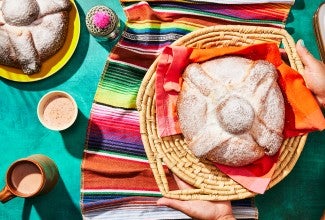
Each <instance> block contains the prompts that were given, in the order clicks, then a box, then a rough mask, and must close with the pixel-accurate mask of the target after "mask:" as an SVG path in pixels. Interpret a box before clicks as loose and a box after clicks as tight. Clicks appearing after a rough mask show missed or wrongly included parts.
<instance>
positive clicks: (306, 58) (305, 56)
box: [296, 39, 319, 68]
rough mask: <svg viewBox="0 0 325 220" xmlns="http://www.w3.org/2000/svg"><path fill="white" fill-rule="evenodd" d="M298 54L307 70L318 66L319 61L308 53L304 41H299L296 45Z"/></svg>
mask: <svg viewBox="0 0 325 220" xmlns="http://www.w3.org/2000/svg"><path fill="white" fill-rule="evenodd" d="M296 49H297V53H298V55H299V57H300V59H301V61H302V63H303V64H304V66H305V68H312V67H313V66H315V65H318V64H319V62H318V60H317V59H316V58H315V57H314V56H313V55H312V54H311V53H310V52H309V51H308V49H307V48H306V47H305V44H304V41H303V40H301V39H300V40H298V42H297V44H296Z"/></svg>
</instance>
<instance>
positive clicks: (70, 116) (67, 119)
mask: <svg viewBox="0 0 325 220" xmlns="http://www.w3.org/2000/svg"><path fill="white" fill-rule="evenodd" d="M74 117H75V106H74V104H73V102H72V101H71V100H70V99H69V98H67V97H64V96H56V97H53V98H52V99H50V100H49V101H48V103H47V104H46V105H45V107H44V113H43V118H44V122H45V123H46V124H47V125H48V126H50V127H55V128H58V129H60V128H62V127H65V126H66V124H69V123H71V121H72V120H74Z"/></svg>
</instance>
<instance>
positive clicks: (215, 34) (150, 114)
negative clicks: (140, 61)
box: [137, 25, 307, 200]
mask: <svg viewBox="0 0 325 220" xmlns="http://www.w3.org/2000/svg"><path fill="white" fill-rule="evenodd" d="M265 41H271V42H277V43H279V45H280V42H281V43H282V45H283V47H284V49H285V50H286V52H287V54H288V58H289V61H290V65H291V67H292V68H293V69H295V70H298V72H301V71H302V69H303V65H302V63H301V61H300V59H299V57H298V56H297V53H296V50H295V43H294V41H293V39H292V37H291V36H290V35H289V34H288V33H287V32H286V31H285V30H283V29H278V28H270V27H258V26H234V25H231V26H230V25H219V26H213V27H207V28H202V29H200V30H197V31H194V32H192V33H189V34H187V35H186V36H183V37H181V38H180V39H178V40H177V41H175V42H174V43H173V44H172V45H177V46H180V45H181V46H188V47H195V48H212V47H222V46H243V45H250V44H254V43H261V42H265ZM158 59H159V58H157V59H156V61H155V62H154V63H153V64H152V66H151V67H150V68H149V70H148V71H147V73H146V75H145V77H144V79H143V82H142V84H141V87H140V90H139V93H138V97H137V107H138V110H139V112H140V132H141V137H142V141H143V144H144V147H145V151H146V154H147V157H148V160H149V163H150V166H151V169H152V171H153V173H154V176H155V179H156V182H157V184H158V186H159V189H160V191H161V193H162V194H163V195H164V196H166V197H170V198H177V199H182V200H191V199H201V200H237V199H243V198H248V197H253V196H254V195H256V194H255V193H253V192H251V191H249V190H247V189H246V188H244V187H243V186H241V185H240V184H238V183H236V182H235V181H233V180H232V179H230V178H229V177H228V176H226V175H225V174H223V173H222V172H220V171H219V170H218V169H217V168H216V167H215V166H214V165H212V164H211V163H209V162H208V161H202V160H199V159H198V158H196V157H195V156H194V155H193V154H192V153H191V151H190V150H189V149H188V148H187V145H186V143H185V141H184V138H183V136H182V135H175V136H171V137H167V138H160V137H159V136H158V133H157V126H156V111H155V108H156V107H155V86H154V85H155V75H156V72H155V71H156V67H157V63H158ZM306 138H307V135H304V136H298V137H294V138H290V139H286V140H285V141H284V143H283V145H282V147H281V149H280V157H279V162H278V163H277V166H276V169H275V172H274V174H273V176H272V180H271V182H270V184H269V186H268V189H269V188H271V187H273V186H274V185H276V184H277V183H278V182H280V181H281V180H282V179H284V178H285V177H286V176H287V175H288V174H289V173H290V171H291V170H292V169H293V167H294V165H295V163H296V162H297V160H298V158H299V156H300V153H301V151H302V149H303V147H304V144H305V141H306ZM163 165H166V166H167V167H168V168H169V169H170V170H171V171H172V172H173V173H174V174H176V175H177V176H178V177H179V178H181V179H182V180H184V181H185V182H187V183H189V184H191V185H192V186H194V187H195V189H187V190H170V189H169V185H168V182H167V179H166V176H165V173H164V169H163Z"/></svg>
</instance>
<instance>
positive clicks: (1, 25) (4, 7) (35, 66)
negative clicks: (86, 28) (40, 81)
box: [0, 0, 71, 74]
mask: <svg viewBox="0 0 325 220" xmlns="http://www.w3.org/2000/svg"><path fill="white" fill-rule="evenodd" d="M70 9H71V3H70V1H69V0H0V38H1V41H0V50H1V51H0V64H2V65H7V66H12V67H16V68H20V69H22V70H23V72H24V73H26V74H32V73H36V72H38V71H39V70H40V68H41V65H42V62H43V61H45V60H46V59H48V58H49V57H51V56H52V55H54V54H55V53H56V52H57V51H58V50H59V49H60V48H61V47H62V46H63V44H64V41H65V38H66V35H67V31H68V22H69V11H70ZM16 38H17V39H16Z"/></svg>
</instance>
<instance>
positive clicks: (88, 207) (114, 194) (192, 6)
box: [81, 0, 293, 219]
mask: <svg viewBox="0 0 325 220" xmlns="http://www.w3.org/2000/svg"><path fill="white" fill-rule="evenodd" d="M218 2H220V3H221V2H222V3H228V2H229V1H218ZM237 2H238V1H237ZM241 2H242V4H231V5H227V4H219V3H215V1H214V2H213V3H212V1H199V0H197V1H141V2H138V1H132V0H131V1H128V0H121V3H122V6H123V8H124V11H125V13H126V16H127V19H128V21H127V23H126V28H125V30H124V32H123V34H122V37H121V39H120V40H119V42H118V43H117V45H116V46H115V47H114V48H113V50H112V52H111V54H110V55H109V57H108V59H107V63H106V66H105V68H104V71H103V73H102V77H101V79H100V82H99V84H98V89H97V91H96V94H95V99H94V103H93V106H92V110H91V114H90V119H89V124H88V130H87V139H86V143H85V150H84V155H83V162H82V168H81V169H82V186H81V208H82V213H83V216H84V218H94V219H124V218H126V217H130V216H131V217H132V219H180V218H181V219H186V218H188V217H187V216H186V215H184V214H183V213H181V212H179V211H176V210H173V209H170V208H167V207H159V206H156V200H157V199H158V198H159V197H160V196H161V194H160V192H159V189H158V187H157V184H156V183H155V180H154V177H153V174H152V172H151V169H150V166H149V163H148V161H147V159H146V154H145V151H144V148H143V146H142V142H141V137H140V128H139V122H138V119H139V115H138V112H137V111H136V96H137V92H138V89H139V86H140V84H141V81H142V79H143V77H144V75H145V73H146V71H147V69H148V68H149V67H150V65H151V64H152V62H153V61H154V59H155V58H156V57H157V55H158V54H159V53H160V52H161V51H162V49H163V48H164V47H165V46H167V45H170V44H171V43H172V42H173V41H175V40H176V39H178V38H179V37H181V36H183V35H185V34H187V33H189V32H191V31H194V30H197V29H198V28H202V27H205V26H211V25H219V24H250V25H264V26H275V27H279V28H283V27H284V25H285V21H286V18H287V16H288V13H289V11H290V7H291V5H292V4H293V0H292V1H280V0H278V1H277V3H273V1H270V2H269V3H263V4H260V3H259V4H257V3H255V4H251V3H252V2H257V1H245V0H243V1H241ZM244 3H247V4H244ZM248 3H249V4H248ZM153 120H154V119H153ZM165 173H166V176H167V179H168V181H169V185H170V186H171V188H172V189H174V188H175V189H176V184H175V182H174V180H173V178H172V176H171V173H170V172H169V171H168V169H167V168H166V169H165ZM238 202H239V203H240V201H238ZM238 202H237V203H236V204H235V203H234V206H237V205H238ZM245 204H248V206H251V204H250V200H248V202H247V201H246V202H245ZM243 210H244V211H247V210H245V209H243V208H239V209H235V208H234V212H235V215H236V216H240V212H242V211H243ZM250 210H251V209H250ZM236 212H237V213H236ZM254 213H255V214H256V212H255V211H254Z"/></svg>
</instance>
